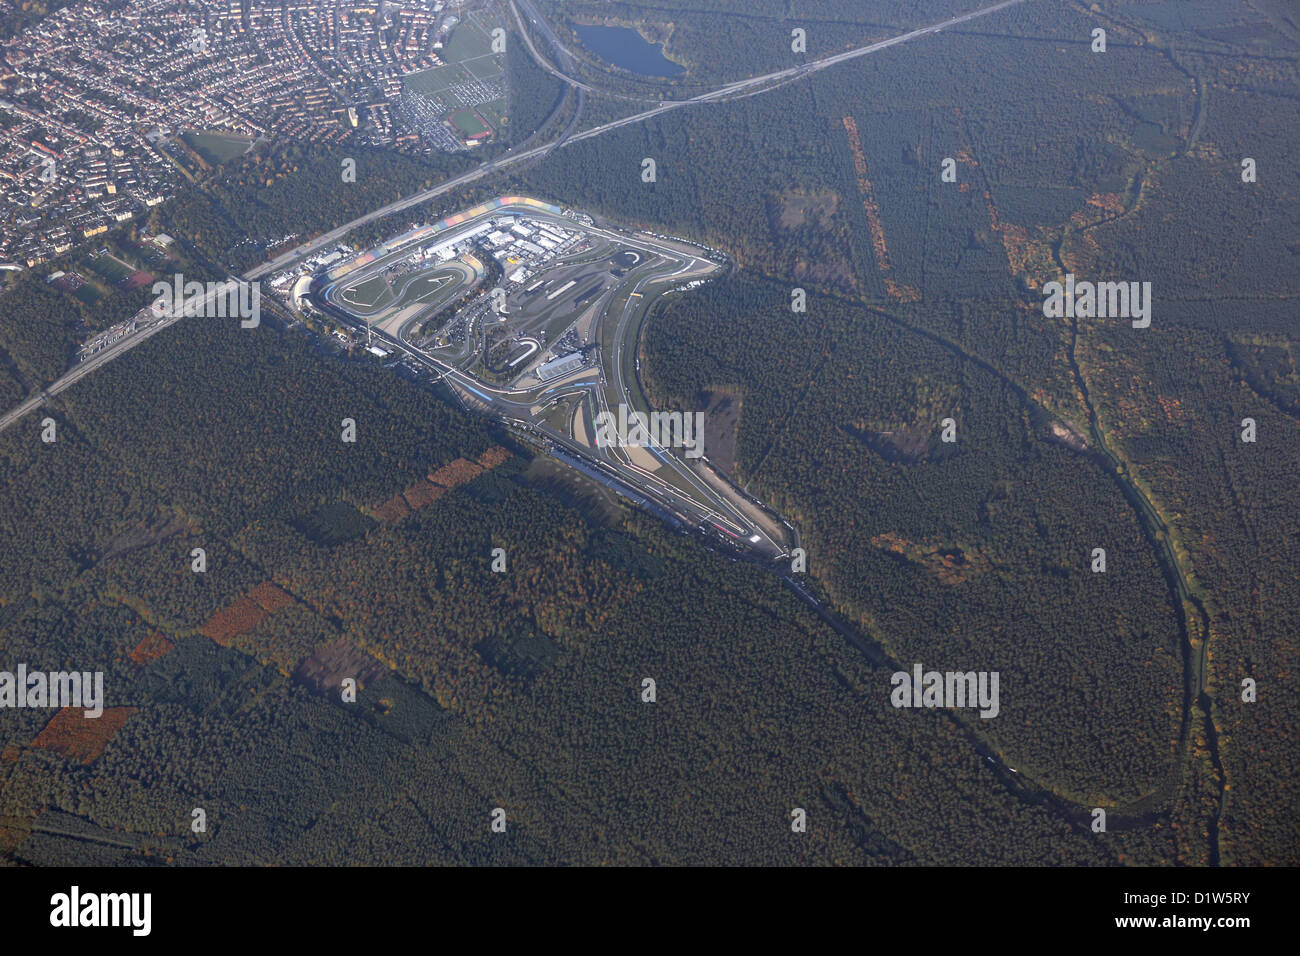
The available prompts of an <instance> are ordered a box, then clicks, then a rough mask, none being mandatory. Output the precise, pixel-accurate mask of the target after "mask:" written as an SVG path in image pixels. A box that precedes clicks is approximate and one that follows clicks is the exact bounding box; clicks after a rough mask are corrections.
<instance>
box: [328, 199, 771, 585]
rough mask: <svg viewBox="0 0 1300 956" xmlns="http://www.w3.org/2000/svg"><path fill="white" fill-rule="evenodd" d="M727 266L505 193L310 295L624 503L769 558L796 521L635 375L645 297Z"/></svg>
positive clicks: (391, 244) (673, 243)
mask: <svg viewBox="0 0 1300 956" xmlns="http://www.w3.org/2000/svg"><path fill="white" fill-rule="evenodd" d="M724 268H725V266H724V264H723V262H722V261H721V256H720V255H719V254H717V253H713V252H711V251H710V250H705V249H703V248H701V247H698V246H695V245H692V244H690V243H687V242H685V241H683V240H679V239H671V238H667V237H662V236H652V235H649V234H647V233H642V232H632V231H629V230H625V229H622V228H620V227H618V226H617V225H614V224H610V223H598V222H596V221H595V220H593V219H592V218H591V217H590V216H587V215H584V214H582V213H580V212H575V211H573V210H564V209H561V208H559V207H557V206H553V205H550V204H548V203H544V202H541V201H539V200H536V199H532V198H530V197H523V196H506V197H501V198H499V199H495V200H492V201H490V202H487V203H483V204H482V205H480V206H476V207H474V208H472V209H469V210H466V211H464V212H462V213H458V214H456V215H454V216H449V217H448V218H447V219H444V220H442V221H441V222H438V223H435V224H433V225H430V226H421V227H418V228H416V229H413V230H411V231H409V232H407V233H404V234H402V235H400V236H396V237H394V238H392V239H389V240H388V241H386V242H384V243H382V244H381V245H379V246H377V247H375V248H374V249H371V250H368V251H367V252H364V253H362V254H361V255H359V256H357V257H356V258H354V259H352V260H351V261H350V262H347V263H344V264H343V265H340V266H337V267H335V268H333V269H330V270H328V271H325V272H321V273H320V274H318V275H317V276H315V277H314V279H313V280H312V284H311V290H310V292H309V295H308V300H309V301H310V302H312V303H313V305H314V306H315V307H316V308H318V309H320V310H321V311H323V312H324V313H326V314H327V315H329V316H331V317H333V318H334V319H336V320H338V321H339V322H342V323H344V324H345V325H347V326H348V327H350V328H351V329H353V330H355V331H359V332H363V333H364V334H365V336H366V339H367V341H368V342H369V343H370V344H371V347H372V348H373V349H377V350H378V351H380V352H384V353H388V354H392V353H393V352H400V353H403V358H402V361H404V362H406V363H408V364H412V365H418V366H423V367H424V368H426V369H429V370H432V371H433V372H434V373H435V374H436V376H437V377H439V378H440V379H441V381H442V382H443V383H444V384H445V385H447V386H448V387H449V388H450V389H451V390H452V391H453V392H454V393H455V394H456V395H457V397H458V398H459V399H460V400H461V401H462V402H463V404H464V405H465V406H466V407H467V408H469V409H471V410H474V411H478V412H481V413H484V414H487V415H490V416H492V417H494V418H497V419H499V420H500V421H502V422H504V423H506V425H507V426H509V427H510V428H511V429H512V430H513V431H515V433H516V434H518V435H520V436H521V437H523V438H525V439H527V440H529V441H531V442H532V443H533V444H535V445H538V446H539V447H541V448H542V449H544V450H545V451H547V452H548V453H550V454H552V455H553V456H554V457H555V458H557V459H559V460H560V461H562V462H564V463H566V464H568V465H570V466H572V467H574V468H576V469H578V470H579V471H581V472H583V473H584V474H586V475H587V476H588V477H591V478H593V479H595V480H597V481H599V482H601V483H602V484H604V485H606V486H608V487H611V488H613V489H614V490H615V491H617V492H618V493H619V494H620V495H622V496H623V497H625V498H627V499H629V500H631V501H632V502H633V503H635V504H637V505H639V506H641V507H643V508H646V509H647V510H650V511H652V512H654V513H656V514H658V515H659V516H660V517H663V518H666V519H668V520H670V521H672V522H674V523H676V524H678V525H679V526H682V527H686V528H696V529H700V530H702V531H703V532H705V533H707V534H709V535H711V536H713V537H715V538H716V539H718V540H719V541H720V542H724V543H726V544H727V545H728V546H730V547H731V548H734V549H735V550H737V551H741V552H746V553H749V554H751V555H753V556H755V557H763V558H767V559H769V560H775V559H777V558H779V557H782V556H784V555H786V554H787V553H788V551H789V549H790V547H791V537H792V531H791V528H790V526H789V525H787V524H786V523H785V522H783V521H782V520H781V519H780V518H778V517H777V516H775V515H773V514H772V513H771V512H769V511H768V510H767V509H765V508H764V507H763V506H762V505H761V504H760V503H759V502H757V501H755V500H754V499H752V498H750V497H749V496H748V495H746V494H745V493H744V492H743V491H740V490H739V489H737V488H736V487H734V486H733V485H732V484H731V483H730V482H729V481H728V480H727V479H726V478H724V477H723V476H722V475H721V474H720V473H719V472H717V471H716V470H715V469H714V468H713V467H712V465H711V464H710V463H709V461H708V458H707V449H705V448H704V447H703V430H702V428H698V427H697V428H694V429H692V428H691V427H690V425H691V424H692V423H695V424H699V422H700V418H701V417H702V416H694V413H691V412H689V411H688V412H685V413H678V414H676V415H667V414H664V413H656V412H655V411H653V410H652V409H651V408H650V407H649V404H648V402H647V400H646V398H645V396H644V394H643V392H642V390H641V388H640V385H639V382H638V378H637V374H636V368H637V361H636V353H637V342H638V340H639V337H640V330H641V327H642V324H643V322H644V321H645V318H646V316H647V315H648V314H649V312H650V311H651V308H652V307H653V305H654V303H655V302H656V301H657V300H658V299H660V298H661V297H662V296H663V295H665V294H666V293H670V292H672V291H675V290H676V291H680V290H684V289H686V288H689V287H690V286H691V285H692V284H696V283H699V282H703V281H707V280H708V279H710V278H712V277H714V276H715V275H718V274H720V273H721V272H722V271H723V269H724ZM637 413H639V414H640V415H642V416H644V419H643V421H644V422H645V423H646V424H647V425H648V426H652V427H649V428H647V429H645V430H644V431H642V430H640V429H638V428H637V427H636V424H635V423H636V421H637V418H636V416H637ZM654 425H659V426H662V427H659V428H655V427H653V426H654Z"/></svg>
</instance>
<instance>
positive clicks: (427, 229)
mask: <svg viewBox="0 0 1300 956" xmlns="http://www.w3.org/2000/svg"><path fill="white" fill-rule="evenodd" d="M508 206H510V207H523V209H536V210H538V211H540V212H548V213H550V214H551V215H553V216H562V215H564V210H563V209H561V208H560V207H559V206H554V205H552V204H551V203H547V202H542V201H541V200H540V199H533V198H532V197H530V196H498V197H497V198H496V199H489V200H488V201H487V202H484V203H480V204H479V205H477V206H472V207H470V208H469V209H466V210H463V211H461V212H458V213H456V214H455V215H451V216H448V217H447V218H446V219H440V220H439V221H438V222H435V223H434V224H433V225H430V226H417V227H416V228H414V229H412V230H410V231H409V232H404V233H402V234H401V235H400V236H395V237H393V238H392V239H389V240H388V241H387V242H384V243H382V244H381V245H378V246H375V248H373V249H370V250H368V251H367V252H363V253H362V254H361V255H359V256H357V257H356V258H355V259H353V260H352V261H351V262H345V263H344V264H343V265H341V266H335V267H334V268H333V269H331V270H329V271H328V272H326V273H325V279H326V281H327V282H331V283H332V282H335V281H336V280H338V279H341V278H342V277H343V276H345V275H347V274H348V273H349V272H352V271H353V270H355V269H360V268H362V267H363V266H368V265H370V263H372V262H374V261H376V260H377V259H382V258H383V257H384V256H387V255H391V254H392V253H394V252H396V251H397V250H399V249H403V248H405V247H406V246H409V245H411V244H412V243H416V242H421V241H423V240H426V239H431V238H433V237H434V236H436V235H438V233H440V232H445V231H446V230H448V229H454V228H456V227H457V226H459V225H463V224H464V223H466V222H470V221H471V220H474V219H477V218H479V217H480V216H483V215H486V214H489V213H493V212H497V211H499V210H505V211H506V212H507V213H510V212H513V211H514V210H511V209H506V207H508ZM523 209H520V210H519V211H521V212H522V211H523Z"/></svg>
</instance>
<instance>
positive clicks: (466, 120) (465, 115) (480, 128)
mask: <svg viewBox="0 0 1300 956" xmlns="http://www.w3.org/2000/svg"><path fill="white" fill-rule="evenodd" d="M451 121H452V122H453V123H455V124H456V128H457V129H458V130H460V131H461V132H462V133H464V134H465V138H466V139H468V138H470V137H471V136H478V135H479V134H480V133H486V132H488V125H487V123H484V122H483V120H482V119H480V118H479V115H478V114H477V113H475V112H474V111H473V110H459V111H458V112H455V113H452V114H451Z"/></svg>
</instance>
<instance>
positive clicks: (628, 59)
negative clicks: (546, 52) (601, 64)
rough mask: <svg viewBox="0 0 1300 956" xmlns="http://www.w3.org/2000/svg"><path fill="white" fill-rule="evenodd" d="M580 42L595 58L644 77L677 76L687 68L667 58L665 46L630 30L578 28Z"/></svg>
mask: <svg viewBox="0 0 1300 956" xmlns="http://www.w3.org/2000/svg"><path fill="white" fill-rule="evenodd" d="M574 29H575V30H576V31H577V32H578V38H579V39H581V40H582V45H583V46H585V47H586V48H587V49H588V50H590V51H591V52H592V53H594V54H596V56H598V57H600V58H601V59H602V60H604V61H606V62H607V63H613V64H614V65H615V66H620V67H622V68H623V69H625V70H629V71H631V72H632V73H639V74H641V75H642V76H676V75H677V74H679V73H683V72H685V68H684V67H681V66H679V65H678V64H676V63H674V62H673V61H672V60H670V59H668V58H667V57H665V56H664V48H663V44H662V43H649V42H647V40H646V39H645V37H643V36H641V34H640V33H637V31H635V30H632V29H629V28H627V27H597V26H590V27H588V26H578V25H575V26H574Z"/></svg>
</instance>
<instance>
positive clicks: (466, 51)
mask: <svg viewBox="0 0 1300 956" xmlns="http://www.w3.org/2000/svg"><path fill="white" fill-rule="evenodd" d="M496 25H497V24H496V22H495V21H491V22H487V23H484V22H482V21H481V17H480V15H479V14H478V13H477V11H476V12H475V13H472V14H470V15H468V16H467V17H466V18H465V20H464V21H463V22H462V23H461V24H460V25H459V26H458V27H456V29H455V30H453V31H452V35H451V40H450V41H449V42H448V43H447V46H446V47H445V48H443V49H442V50H441V51H439V54H438V55H439V58H440V59H441V60H442V62H443V65H442V66H439V67H434V68H433V69H432V70H423V71H421V72H419V73H412V74H411V75H409V76H406V77H403V78H402V83H403V85H405V86H406V87H408V88H409V89H411V90H413V91H415V92H417V93H422V94H423V95H425V96H427V97H429V98H430V99H433V100H437V101H438V102H440V103H441V104H442V105H443V106H445V107H446V108H447V109H455V108H457V107H459V106H460V102H459V101H458V100H457V99H455V97H453V96H452V95H451V94H450V93H449V92H448V89H449V88H450V87H452V86H454V85H456V84H458V83H468V82H471V81H474V80H479V81H483V82H489V81H491V82H500V81H501V80H502V79H503V78H504V76H505V73H504V64H503V57H502V56H501V55H500V54H494V53H493V52H492V40H491V36H490V31H491V29H492V27H493V26H496ZM504 106H505V104H504V102H502V101H501V100H493V101H491V102H490V103H481V104H479V105H478V106H477V107H475V108H476V109H478V110H479V111H480V112H482V113H483V114H484V116H485V117H487V118H488V121H489V122H491V121H492V119H494V118H496V116H497V115H499V113H500V111H501V110H502V109H503V108H504Z"/></svg>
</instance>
